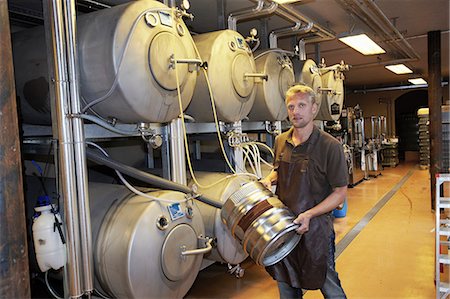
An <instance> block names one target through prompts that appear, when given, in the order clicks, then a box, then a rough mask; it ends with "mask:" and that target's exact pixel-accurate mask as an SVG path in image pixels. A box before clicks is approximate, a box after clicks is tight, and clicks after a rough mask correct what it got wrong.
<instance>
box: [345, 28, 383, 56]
mask: <svg viewBox="0 0 450 299" xmlns="http://www.w3.org/2000/svg"><path fill="white" fill-rule="evenodd" d="M339 40H340V41H341V42H343V43H344V44H346V45H348V46H350V47H352V48H353V49H355V50H356V51H358V52H360V53H362V54H364V55H374V54H383V53H386V51H385V50H383V48H381V47H380V46H379V45H378V44H377V43H376V42H374V41H373V40H372V39H370V37H368V36H367V35H365V34H364V33H362V34H358V35H351V36H344V37H340V38H339Z"/></svg>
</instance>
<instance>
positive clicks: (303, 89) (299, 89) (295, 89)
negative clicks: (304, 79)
mask: <svg viewBox="0 0 450 299" xmlns="http://www.w3.org/2000/svg"><path fill="white" fill-rule="evenodd" d="M298 93H306V94H308V95H309V98H310V99H311V104H314V103H315V102H316V93H315V92H314V90H313V89H312V88H311V87H309V86H307V85H304V84H297V85H294V86H292V87H291V88H289V89H288V91H286V99H285V103H286V105H287V103H288V102H289V101H290V99H291V98H292V97H293V96H295V95H296V94H298Z"/></svg>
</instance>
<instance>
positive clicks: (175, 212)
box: [167, 203, 186, 221]
mask: <svg viewBox="0 0 450 299" xmlns="http://www.w3.org/2000/svg"><path fill="white" fill-rule="evenodd" d="M167 209H169V214H170V219H172V221H175V220H177V219H180V218H181V217H184V216H185V215H186V214H185V213H184V212H183V210H182V209H181V206H180V204H179V203H174V204H171V205H169V206H167Z"/></svg>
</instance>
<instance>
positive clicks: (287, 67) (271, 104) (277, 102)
mask: <svg viewBox="0 0 450 299" xmlns="http://www.w3.org/2000/svg"><path fill="white" fill-rule="evenodd" d="M255 55H256V57H258V56H259V57H258V58H257V59H255V62H256V71H257V72H258V73H263V74H267V80H263V79H257V80H259V81H260V83H259V84H257V85H256V86H257V87H256V88H257V89H256V98H255V103H254V104H253V107H252V110H251V111H250V114H249V115H248V118H249V119H250V120H251V121H265V120H269V121H277V120H285V119H286V118H287V109H286V104H285V95H286V91H287V90H288V89H289V87H291V86H292V85H293V83H294V69H293V66H292V61H291V59H290V58H289V57H288V56H287V55H285V54H282V53H279V52H272V51H270V52H265V53H264V52H260V53H258V52H257V53H255Z"/></svg>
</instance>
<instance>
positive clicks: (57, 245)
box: [33, 196, 66, 272]
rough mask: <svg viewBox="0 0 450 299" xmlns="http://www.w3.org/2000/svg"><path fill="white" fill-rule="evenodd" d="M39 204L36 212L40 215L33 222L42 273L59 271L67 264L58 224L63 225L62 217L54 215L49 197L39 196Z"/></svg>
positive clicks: (37, 254) (34, 238)
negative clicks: (53, 270) (50, 270)
mask: <svg viewBox="0 0 450 299" xmlns="http://www.w3.org/2000/svg"><path fill="white" fill-rule="evenodd" d="M38 202H39V204H38V206H37V207H35V208H34V210H35V211H36V212H37V213H40V215H39V216H37V217H36V218H34V220H33V241H34V249H35V252H36V259H37V262H38V265H39V269H40V270H41V271H42V272H46V271H47V270H49V269H50V268H53V269H55V270H57V269H59V268H61V267H63V266H64V265H65V263H66V247H65V245H64V244H63V239H62V236H61V235H60V232H59V230H58V227H57V223H56V221H59V223H58V225H59V224H60V223H61V217H60V215H59V214H57V213H55V214H54V213H53V211H52V205H51V204H50V201H49V198H48V196H39V198H38Z"/></svg>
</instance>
